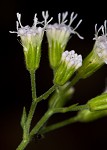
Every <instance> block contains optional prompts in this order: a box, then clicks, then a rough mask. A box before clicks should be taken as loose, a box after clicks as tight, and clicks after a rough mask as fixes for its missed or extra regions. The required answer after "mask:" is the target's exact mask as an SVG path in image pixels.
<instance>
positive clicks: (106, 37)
mask: <svg viewBox="0 0 107 150" xmlns="http://www.w3.org/2000/svg"><path fill="white" fill-rule="evenodd" d="M106 24H107V21H104V25H102V26H101V27H100V28H99V29H98V30H97V24H96V25H95V37H94V38H93V39H94V40H95V44H94V47H93V49H92V51H91V52H90V53H89V55H88V56H87V57H86V58H85V59H84V61H83V65H82V67H81V68H80V69H79V70H78V76H79V77H80V78H87V77H89V76H90V75H92V74H93V73H95V72H96V71H97V70H98V69H99V68H101V67H102V66H103V65H104V64H107V31H106V29H107V28H106ZM99 32H102V34H101V35H100V36H99V35H98V34H99Z"/></svg>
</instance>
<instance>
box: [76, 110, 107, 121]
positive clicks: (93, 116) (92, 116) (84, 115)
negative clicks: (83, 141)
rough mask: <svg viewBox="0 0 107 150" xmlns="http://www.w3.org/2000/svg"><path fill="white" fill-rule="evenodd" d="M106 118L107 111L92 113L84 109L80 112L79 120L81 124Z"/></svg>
mask: <svg viewBox="0 0 107 150" xmlns="http://www.w3.org/2000/svg"><path fill="white" fill-rule="evenodd" d="M105 116H107V110H101V111H94V112H91V111H90V110H88V109H84V110H81V111H79V112H78V115H77V120H78V121H80V122H90V121H94V120H97V119H100V118H102V117H105Z"/></svg>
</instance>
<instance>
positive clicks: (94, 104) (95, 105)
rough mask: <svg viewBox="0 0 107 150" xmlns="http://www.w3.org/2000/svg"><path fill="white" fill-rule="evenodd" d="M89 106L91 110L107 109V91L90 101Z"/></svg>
mask: <svg viewBox="0 0 107 150" xmlns="http://www.w3.org/2000/svg"><path fill="white" fill-rule="evenodd" d="M87 104H88V106H89V109H90V110H91V111H95V110H104V109H106V110H107V93H103V94H101V95H100V96H97V97H95V98H93V99H91V100H89V101H88V103H87Z"/></svg>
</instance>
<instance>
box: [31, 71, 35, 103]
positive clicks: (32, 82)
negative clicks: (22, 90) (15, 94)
mask: <svg viewBox="0 0 107 150" xmlns="http://www.w3.org/2000/svg"><path fill="white" fill-rule="evenodd" d="M35 78H36V77H35V71H30V79H31V90H32V99H33V100H36V81H35Z"/></svg>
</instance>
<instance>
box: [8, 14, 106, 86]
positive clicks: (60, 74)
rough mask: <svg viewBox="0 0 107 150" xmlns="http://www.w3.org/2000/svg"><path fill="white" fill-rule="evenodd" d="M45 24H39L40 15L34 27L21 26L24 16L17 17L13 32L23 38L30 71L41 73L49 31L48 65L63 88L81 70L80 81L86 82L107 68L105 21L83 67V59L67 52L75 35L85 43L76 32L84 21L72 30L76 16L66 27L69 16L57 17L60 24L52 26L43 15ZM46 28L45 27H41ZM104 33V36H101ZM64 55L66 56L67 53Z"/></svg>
mask: <svg viewBox="0 0 107 150" xmlns="http://www.w3.org/2000/svg"><path fill="white" fill-rule="evenodd" d="M42 16H43V18H44V21H42V22H39V21H38V18H37V14H35V16H34V23H33V25H32V27H30V26H28V25H27V26H22V24H21V14H19V13H17V18H18V21H16V25H17V31H10V32H11V33H17V35H18V36H20V38H21V44H22V46H23V50H24V55H25V63H26V68H27V70H28V71H35V70H37V69H38V67H39V64H40V58H41V44H42V40H43V36H44V32H45V31H46V36H47V40H48V50H49V62H50V66H51V68H52V69H53V70H54V72H55V77H54V83H55V84H58V85H63V84H64V83H66V81H68V80H69V79H70V77H71V76H72V75H73V73H74V72H75V71H76V70H77V69H78V68H79V69H78V73H77V76H78V77H79V78H87V77H88V76H90V75H91V74H93V73H94V72H95V71H96V70H98V69H99V68H100V67H101V66H102V65H104V63H106V64H107V31H106V23H107V22H106V21H104V25H102V26H101V27H100V28H99V29H98V30H97V24H96V25H95V38H94V40H96V41H95V44H94V47H93V50H92V51H91V52H90V54H89V55H88V56H87V57H86V58H85V59H84V61H83V63H82V56H81V55H77V54H76V53H75V52H74V51H73V50H72V51H70V52H68V51H65V48H66V45H67V43H68V41H69V39H70V37H71V35H72V34H76V35H77V36H78V37H79V38H80V39H83V37H82V36H80V35H79V33H78V32H76V31H75V30H76V29H77V28H78V26H79V25H80V24H81V22H82V20H80V21H79V22H78V24H77V25H76V27H74V28H73V27H71V25H72V23H73V22H74V20H75V19H76V18H77V14H74V12H72V13H71V15H70V21H69V23H68V25H67V24H66V22H67V21H68V20H67V16H68V12H65V13H62V14H61V13H59V14H58V23H54V24H50V22H51V20H52V19H53V18H52V17H51V18H50V19H49V20H48V18H49V14H48V11H46V12H44V11H43V12H42ZM41 25H43V27H41ZM99 32H102V35H101V36H98V34H99ZM64 51H65V52H64Z"/></svg>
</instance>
